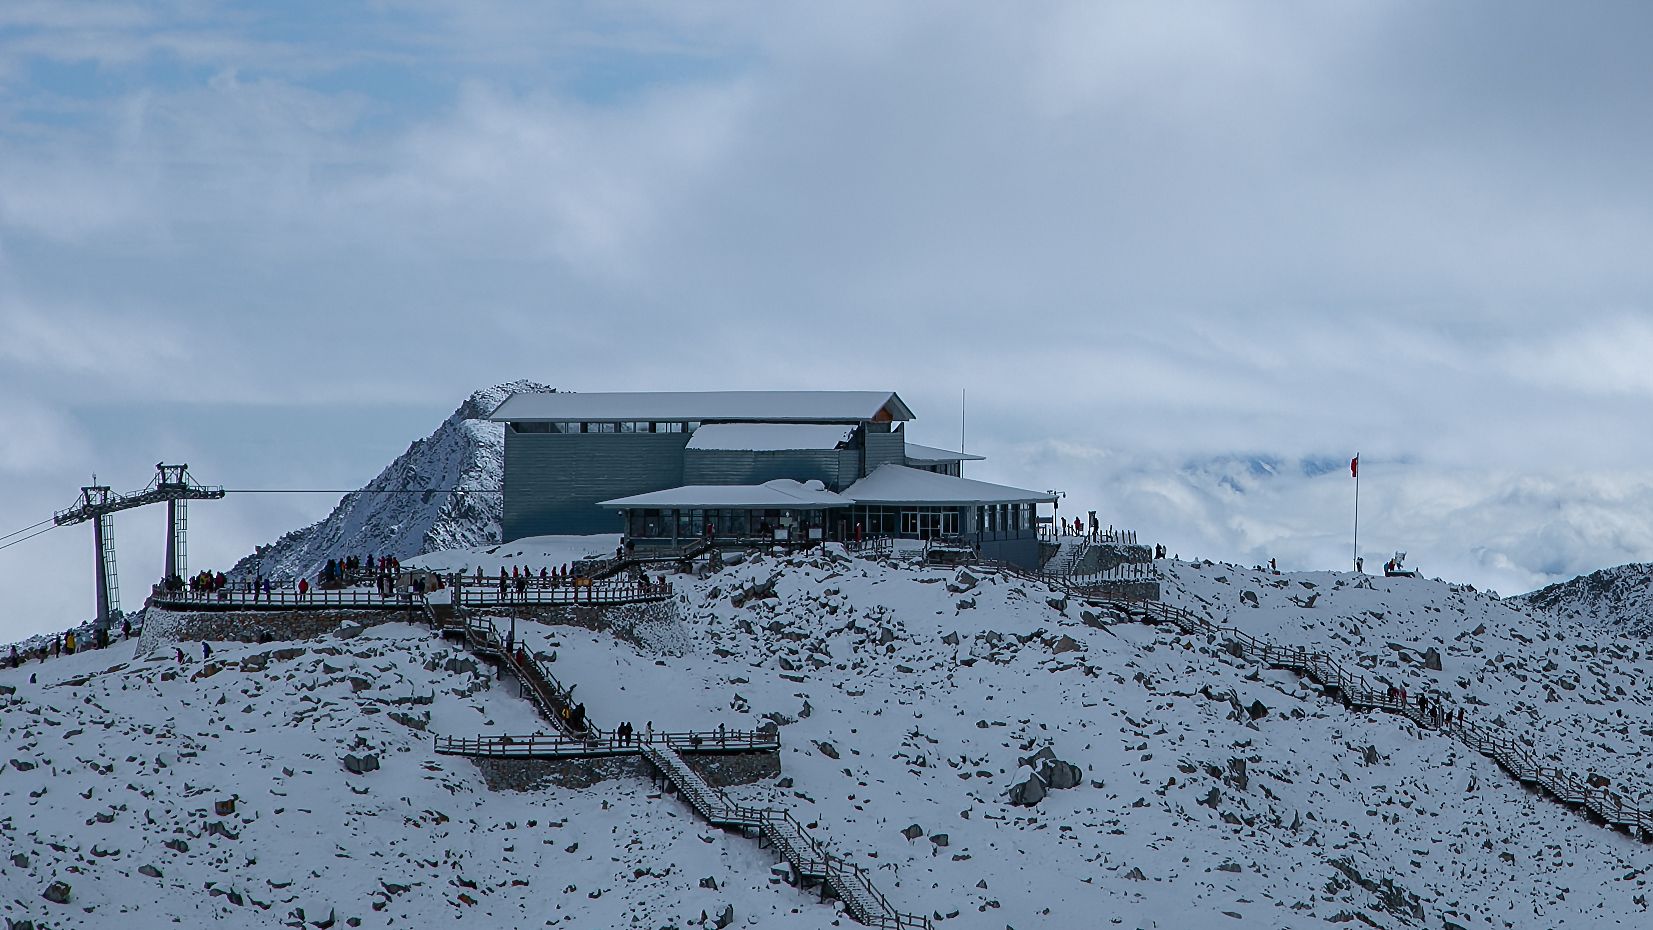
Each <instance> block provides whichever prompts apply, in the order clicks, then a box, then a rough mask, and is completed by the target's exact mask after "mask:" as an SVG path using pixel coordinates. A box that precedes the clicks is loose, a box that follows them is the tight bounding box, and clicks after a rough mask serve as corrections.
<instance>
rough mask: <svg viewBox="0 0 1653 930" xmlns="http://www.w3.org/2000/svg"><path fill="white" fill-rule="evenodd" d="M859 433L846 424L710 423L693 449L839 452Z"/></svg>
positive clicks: (698, 434)
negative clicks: (827, 450) (834, 450)
mask: <svg viewBox="0 0 1653 930" xmlns="http://www.w3.org/2000/svg"><path fill="white" fill-rule="evenodd" d="M855 430H856V427H854V426H851V425H849V424H844V423H709V424H707V425H705V426H702V427H700V428H699V429H697V430H695V431H694V436H692V437H691V438H690V439H689V448H691V449H719V450H727V451H751V452H774V451H778V450H783V449H836V448H838V447H839V446H840V445H842V444H843V443H845V442H847V441H848V440H849V437H850V436H851V435H852V434H854V432H855Z"/></svg>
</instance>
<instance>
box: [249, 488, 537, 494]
mask: <svg viewBox="0 0 1653 930" xmlns="http://www.w3.org/2000/svg"><path fill="white" fill-rule="evenodd" d="M224 493H225V494H504V493H505V490H504V489H503V488H350V489H348V490H342V491H341V490H335V489H328V488H226V489H225V490H224Z"/></svg>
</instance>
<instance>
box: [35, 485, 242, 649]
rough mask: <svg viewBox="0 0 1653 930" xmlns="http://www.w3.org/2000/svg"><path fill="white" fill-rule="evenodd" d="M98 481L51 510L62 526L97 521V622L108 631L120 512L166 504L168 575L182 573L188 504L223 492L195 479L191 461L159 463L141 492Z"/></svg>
mask: <svg viewBox="0 0 1653 930" xmlns="http://www.w3.org/2000/svg"><path fill="white" fill-rule="evenodd" d="M92 481H93V482H94V484H91V485H88V486H86V487H83V488H81V489H80V500H78V501H77V502H76V503H75V506H73V507H70V508H69V509H68V510H63V511H59V512H58V513H54V514H52V522H53V523H55V524H56V525H58V526H68V525H70V524H72V523H86V522H91V524H92V548H93V550H94V553H95V558H96V559H97V566H96V567H97V594H98V604H97V608H98V615H97V623H98V627H99V628H101V629H105V630H107V629H108V628H109V623H110V621H111V619H113V618H115V617H118V616H120V613H121V607H120V581H119V577H118V576H117V575H116V573H115V514H116V513H118V512H120V511H122V510H131V509H132V508H134V507H142V506H145V505H146V504H159V503H162V502H165V504H166V566H165V572H164V573H163V577H166V578H170V577H172V576H174V575H179V576H182V575H183V574H184V572H185V571H187V568H186V566H185V561H186V559H187V553H188V548H187V542H186V538H185V536H186V533H187V531H188V527H189V517H188V510H187V509H186V508H187V507H188V503H189V501H192V500H218V499H220V498H222V497H223V496H224V489H223V488H221V487H208V486H205V485H201V484H197V483H195V480H194V479H193V478H191V477H190V475H189V466H188V465H162V464H156V466H155V477H154V478H153V479H152V480H151V481H150V482H149V484H148V485H147V486H145V487H144V488H143V490H141V491H134V492H133V493H131V494H116V493H115V492H113V491H112V490H110V489H109V487H108V486H107V485H100V484H96V483H95V482H96V481H97V476H96V475H93V476H92Z"/></svg>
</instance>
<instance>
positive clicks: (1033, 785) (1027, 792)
mask: <svg viewBox="0 0 1653 930" xmlns="http://www.w3.org/2000/svg"><path fill="white" fill-rule="evenodd" d="M1048 793H1049V792H1047V791H1046V790H1045V782H1044V779H1042V778H1040V777H1039V773H1037V772H1032V771H1030V772H1028V773H1027V778H1026V779H1025V780H1023V781H1022V782H1020V783H1018V784H1015V785H1012V786H1010V790H1009V791H1007V792H1005V794H1006V796H1007V797H1008V798H1009V799H1010V803H1011V804H1013V805H1015V806H1017V807H1032V806H1033V805H1035V804H1038V803H1039V802H1040V801H1043V800H1044V799H1045V795H1046V794H1048Z"/></svg>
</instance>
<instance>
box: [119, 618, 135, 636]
mask: <svg viewBox="0 0 1653 930" xmlns="http://www.w3.org/2000/svg"><path fill="white" fill-rule="evenodd" d="M131 638H132V621H131V620H127V619H125V618H124V617H123V618H122V619H121V639H123V640H127V639H131Z"/></svg>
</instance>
